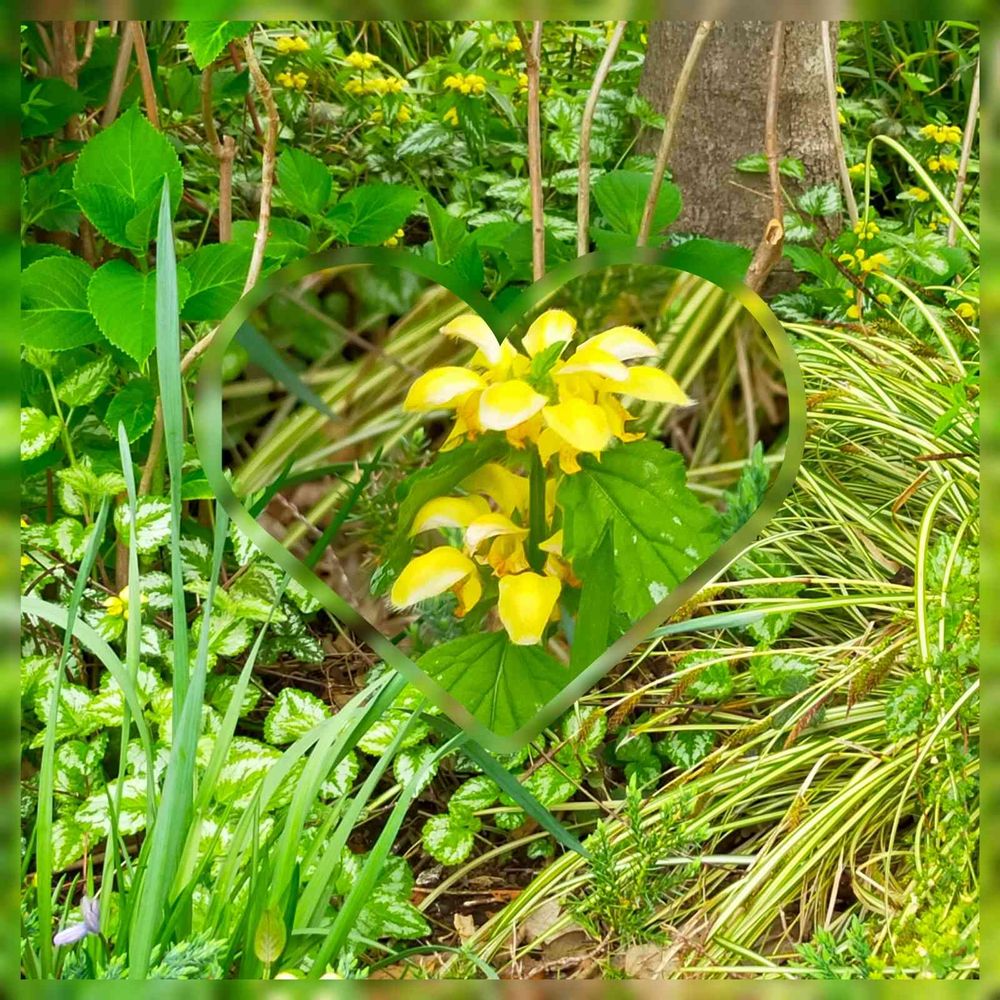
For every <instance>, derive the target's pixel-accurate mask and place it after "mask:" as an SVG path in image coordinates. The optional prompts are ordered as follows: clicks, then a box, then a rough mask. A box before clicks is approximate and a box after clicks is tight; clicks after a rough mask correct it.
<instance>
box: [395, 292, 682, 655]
mask: <svg viewBox="0 0 1000 1000" xmlns="http://www.w3.org/2000/svg"><path fill="white" fill-rule="evenodd" d="M441 332H442V333H443V334H445V336H448V337H455V338H458V339H460V340H464V341H467V342H468V343H470V344H472V345H473V346H474V347H475V348H476V352H475V354H474V355H473V357H472V358H471V360H470V361H469V363H468V365H467V366H464V367H460V366H447V367H442V368H432V369H431V370H430V371H428V372H426V373H425V374H423V375H421V376H420V377H419V378H417V379H416V381H415V382H414V383H413V385H412V386H411V387H410V390H409V392H408V393H407V396H406V399H405V400H404V402H403V408H404V409H405V410H410V411H417V412H431V411H435V410H452V411H454V412H455V423H454V426H453V428H452V431H451V433H450V435H449V436H448V439H447V440H446V441H445V443H444V445H442V450H445V449H448V448H453V447H456V446H457V445H459V444H460V443H461V442H463V441H466V440H472V439H475V438H477V437H479V436H480V435H482V434H489V433H500V434H503V435H504V436H505V438H506V440H507V442H508V444H509V445H511V446H512V447H513V449H515V451H514V454H517V452H520V451H525V450H526V449H527V446H528V445H529V444H530V445H531V446H532V448H533V449H537V453H538V459H537V460H533V461H537V462H540V465H541V467H542V469H543V470H544V469H545V468H549V474H548V475H547V477H546V479H545V499H544V508H545V509H544V524H545V525H546V528H545V534H547V536H548V537H545V538H544V540H542V541H540V542H539V543H538V546H537V548H538V550H539V551H540V552H541V553H544V556H545V558H544V564H543V565H541V566H539V565H538V563H536V565H535V568H533V567H532V565H531V563H530V562H529V560H528V556H527V553H526V552H525V544H526V541H527V539H528V536H529V527H528V525H529V523H531V513H532V512H531V511H530V509H529V508H530V496H531V480H530V478H529V477H528V476H525V475H521V474H519V473H517V472H515V471H512V470H511V469H509V468H507V467H506V466H504V465H501V464H499V463H495V462H491V463H488V464H486V465H484V466H483V467H482V468H481V469H479V470H478V471H477V472H475V473H473V474H472V475H471V476H469V477H467V478H466V479H465V480H464V481H463V482H462V484H461V486H462V488H463V489H464V490H465V494H464V495H462V496H451V497H437V498H435V499H434V500H430V501H428V502H427V503H426V504H425V505H424V506H423V507H422V508H421V509H420V511H418V513H417V516H416V518H415V519H414V523H413V526H412V528H411V534H413V535H416V534H420V533H422V532H425V531H430V530H449V531H452V532H454V531H456V530H457V531H459V532H461V536H462V548H461V549H457V548H454V547H452V546H450V545H440V546H438V547H436V548H433V549H431V550H430V551H429V552H426V553H424V554H422V555H418V556H416V557H415V558H413V559H411V560H410V562H409V563H408V564H407V565H406V567H405V568H404V569H403V571H402V573H400V575H399V577H398V578H397V580H396V582H395V584H394V585H393V588H392V591H391V593H390V600H391V601H392V603H393V604H394V605H395V606H396V607H400V608H403V607H409V606H410V605H412V604H416V603H419V602H420V601H423V600H427V599H428V598H430V597H434V596H437V595H439V594H443V593H446V592H448V591H451V592H452V593H454V594H455V596H456V597H457V599H458V608H457V610H456V612H455V613H456V615H458V616H459V617H462V616H464V615H465V614H467V613H468V611H469V610H470V609H471V608H472V607H473V606H474V605H475V604H477V603H478V601H479V599H480V598H481V597H482V594H483V582H482V579H481V576H480V570H481V567H484V566H485V567H489V569H490V570H491V571H492V574H493V576H494V577H496V578H497V594H498V600H497V614H498V616H499V619H500V622H501V624H502V625H503V627H504V628H505V629H506V631H507V633H508V635H509V636H510V639H511V641H512V642H514V643H517V644H519V645H532V644H535V643H538V642H541V641H542V636H543V634H544V631H545V629H546V627H547V625H548V623H549V621H550V620H552V619H553V618H554V617H556V616H557V608H556V605H557V602H558V599H559V594H560V592H561V590H562V587H563V586H564V585H565V586H570V587H576V586H579V583H580V582H579V580H577V579H576V577H575V576H574V575H573V571H572V568H571V567H570V565H569V563H568V562H567V561H566V560H565V559H564V558H563V554H562V542H563V536H562V530H561V529H559V530H555V531H552V533H551V534H548V532H549V531H550V530H551V526H552V524H553V518H554V516H555V515H556V513H557V511H556V502H555V497H556V487H557V484H558V481H559V476H560V475H573V474H574V473H576V472H579V471H580V464H579V461H578V457H579V455H581V454H590V455H597V456H599V455H600V453H601V452H602V451H604V450H605V449H607V448H609V447H611V446H612V445H613V443H614V442H615V440H616V439H617V440H620V441H634V440H637V439H638V438H641V437H642V434H638V433H630V432H629V431H627V430H626V429H625V424H626V422H627V421H629V420H632V419H633V417H632V415H631V414H630V413H629V412H628V410H627V409H626V408H625V407H624V405H623V404H622V403H621V401H620V399H618V398H617V397H619V396H628V397H632V398H634V399H641V400H651V401H654V402H661V403H668V404H672V405H675V406H678V405H680V406H683V405H686V404H688V403H690V402H691V400H689V399H688V397H687V395H686V394H685V393H684V391H683V389H681V387H680V386H679V385H678V384H677V383H676V382H675V381H674V379H672V378H671V377H670V376H669V375H668V374H667V373H666V372H664V371H662V370H661V369H659V368H655V367H651V366H647V365H641V364H640V365H628V364H627V363H626V362H630V361H636V360H639V359H645V358H652V357H655V355H656V353H657V352H656V345H655V344H654V343H653V341H652V340H650V339H649V337H647V336H646V335H645V334H643V333H641V332H640V331H639V330H636V329H635V328H634V327H629V326H617V327H613V328H611V329H609V330H605V331H604V332H603V333H599V334H597V335H596V336H592V337H590V338H588V339H587V340H585V341H584V342H583V343H582V344H580V345H579V346H578V347H577V348H576V349H575V350H574V351H573V353H572V354H570V355H569V356H568V357H566V358H563V354H565V353H566V350H567V348H568V346H569V345H570V343H571V342H572V341H573V340H574V338H575V336H576V320H575V319H574V318H573V317H572V316H570V315H569V313H566V312H564V311H563V310H561V309H550V310H548V311H546V312H544V313H542V314H541V315H540V316H539V317H538V318H537V319H536V320H535V321H534V322H533V323H532V324H531V325H530V327H529V328H528V330H527V332H526V333H525V335H524V337H523V338H522V340H521V346H522V348H523V353H522V352H521V351H519V350H518V349H517V348H516V347H514V345H513V344H512V343H511V342H510V341H509V340H504V341H503V342H502V343H501V342H500V341H498V340H497V338H496V335H495V334H494V333H493V331H492V330H491V329H490V328H489V326H488V325H487V324H486V322H485V321H484V320H482V319H481V318H480V317H479V316H476V315H474V314H471V313H470V314H466V315H463V316H459V317H457V318H456V319H454V320H452V321H451V322H450V323H448V324H447V325H445V326H444V327H443V328H442V330H441ZM535 513H536V514H537V512H535Z"/></svg>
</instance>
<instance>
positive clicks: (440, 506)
mask: <svg viewBox="0 0 1000 1000" xmlns="http://www.w3.org/2000/svg"><path fill="white" fill-rule="evenodd" d="M489 512H490V505H489V504H488V503H487V502H486V501H485V500H484V499H483V498H482V497H481V496H469V497H435V498H434V499H433V500H428V501H427V503H425V504H424V505H423V507H421V508H420V510H418V511H417V515H416V517H414V519H413V525H412V526H411V528H410V536H411V537H412V536H413V535H418V534H420V532H422V531H430V530H431V529H432V528H462V529H465V528H467V527H468V526H469V524H470V523H471V522H472V521H474V520H475V519H476V518H477V517H482V516H483V515H484V514H488V513H489Z"/></svg>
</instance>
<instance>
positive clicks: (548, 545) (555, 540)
mask: <svg viewBox="0 0 1000 1000" xmlns="http://www.w3.org/2000/svg"><path fill="white" fill-rule="evenodd" d="M538 547H539V548H540V549H541V550H542V551H543V552H551V553H552V554H553V555H557V556H561V555H562V547H563V530H562V528H560V529H559V530H558V531H557V532H556V533H555V534H554V535H549V537H548V538H546V539H545V541H544V542H541V543H540V544H539V546H538Z"/></svg>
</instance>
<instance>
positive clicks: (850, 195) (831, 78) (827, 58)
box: [820, 21, 858, 226]
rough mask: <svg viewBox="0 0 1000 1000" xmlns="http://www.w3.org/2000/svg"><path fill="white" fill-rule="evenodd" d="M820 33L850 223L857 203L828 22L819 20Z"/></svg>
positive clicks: (854, 219)
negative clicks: (839, 106)
mask: <svg viewBox="0 0 1000 1000" xmlns="http://www.w3.org/2000/svg"><path fill="white" fill-rule="evenodd" d="M820 33H821V35H822V41H823V67H824V69H825V70H826V96H827V100H828V101H829V104H830V132H831V134H832V135H833V148H834V150H835V151H836V154H837V169H838V170H839V171H840V186H841V187H842V188H843V189H844V202H845V203H846V204H847V214H848V216H849V217H850V220H851V225H852V226H854V225H857V222H858V203H857V202H856V201H855V200H854V188H853V187H851V175H850V173H848V170H847V158H846V156H845V154H844V140H843V137H842V136H841V134H840V116H839V114H838V112H837V73H836V70H835V69H834V65H833V55H834V53H833V42H832V40H831V38H830V22H829V21H821V22H820Z"/></svg>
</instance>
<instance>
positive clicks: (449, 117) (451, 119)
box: [443, 108, 458, 125]
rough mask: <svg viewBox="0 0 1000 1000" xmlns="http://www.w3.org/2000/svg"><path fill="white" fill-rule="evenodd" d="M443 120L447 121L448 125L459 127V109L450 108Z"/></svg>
mask: <svg viewBox="0 0 1000 1000" xmlns="http://www.w3.org/2000/svg"><path fill="white" fill-rule="evenodd" d="M443 118H444V120H445V121H446V122H447V123H448V124H449V125H457V124H458V109H457V108H449V109H448V110H447V111H446V112H445V113H444V116H443Z"/></svg>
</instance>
